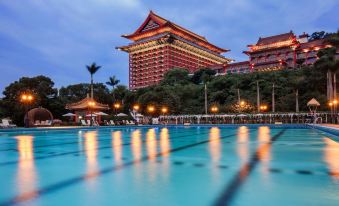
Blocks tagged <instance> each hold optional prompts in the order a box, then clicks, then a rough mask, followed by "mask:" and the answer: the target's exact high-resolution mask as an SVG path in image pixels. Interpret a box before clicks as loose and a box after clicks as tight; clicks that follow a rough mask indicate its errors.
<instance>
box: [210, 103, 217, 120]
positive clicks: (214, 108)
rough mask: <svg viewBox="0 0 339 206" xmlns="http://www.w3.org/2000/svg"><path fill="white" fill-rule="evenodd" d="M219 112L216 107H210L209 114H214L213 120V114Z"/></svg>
mask: <svg viewBox="0 0 339 206" xmlns="http://www.w3.org/2000/svg"><path fill="white" fill-rule="evenodd" d="M218 111H219V108H218V107H217V106H212V107H211V112H212V113H213V114H214V119H215V114H216V113H217V112H218Z"/></svg>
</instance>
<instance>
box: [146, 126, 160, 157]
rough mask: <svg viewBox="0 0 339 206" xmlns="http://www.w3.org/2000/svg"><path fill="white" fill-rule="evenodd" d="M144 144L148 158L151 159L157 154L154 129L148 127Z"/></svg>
mask: <svg viewBox="0 0 339 206" xmlns="http://www.w3.org/2000/svg"><path fill="white" fill-rule="evenodd" d="M146 146H147V154H148V159H149V160H151V161H153V160H155V158H156V156H157V138H156V133H155V129H149V130H148V131H147V133H146Z"/></svg>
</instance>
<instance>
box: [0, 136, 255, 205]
mask: <svg viewBox="0 0 339 206" xmlns="http://www.w3.org/2000/svg"><path fill="white" fill-rule="evenodd" d="M253 131H255V130H252V131H250V132H249V133H251V132H253ZM198 135H199V134H198ZM236 135H237V134H230V135H226V136H222V137H220V138H219V139H208V140H204V141H200V142H196V143H193V144H189V145H184V146H181V147H177V148H173V149H170V150H167V151H164V152H160V153H157V154H156V155H155V157H156V158H158V157H162V156H165V155H168V154H170V153H174V152H179V151H182V150H186V149H189V148H192V147H196V146H200V145H203V144H206V143H209V142H213V141H219V140H222V139H225V138H229V137H234V136H236ZM150 157H151V156H150V155H147V156H144V157H142V158H141V159H137V160H134V161H131V162H127V163H123V164H121V165H117V166H113V167H107V168H105V169H102V170H99V171H97V172H92V173H87V174H85V175H81V176H78V177H74V178H70V179H67V180H64V181H61V182H58V183H55V184H52V185H49V186H46V187H43V188H41V189H38V190H33V191H30V192H26V193H23V194H21V195H18V196H15V197H13V198H11V199H9V200H7V201H4V202H0V206H11V205H16V204H20V203H23V202H26V201H29V200H32V199H35V198H38V197H40V196H42V195H46V194H50V193H53V192H56V191H58V190H61V189H64V188H66V187H69V186H72V185H75V184H78V183H81V182H83V181H85V180H89V179H94V178H97V177H99V176H102V175H105V174H109V173H111V172H116V171H119V170H122V169H124V168H126V167H130V166H134V165H137V164H140V163H143V162H146V161H148V160H149V159H150Z"/></svg>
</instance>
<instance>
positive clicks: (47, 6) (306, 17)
mask: <svg viewBox="0 0 339 206" xmlns="http://www.w3.org/2000/svg"><path fill="white" fill-rule="evenodd" d="M334 8H338V2H337V1H336V0H314V1H312V3H310V2H309V1H306V0H300V1H292V0H285V1H278V0H270V1H267V0H256V1H253V0H214V1H203V0H187V1H182V0H172V1H156V0H145V1H139V0H71V1H70V0H30V1H22V0H11V1H0V43H1V47H0V61H1V63H2V65H6V66H2V67H1V68H4V69H6V72H8V75H6V77H1V78H3V79H1V80H4V81H0V90H3V88H4V86H5V85H6V84H8V83H9V82H11V81H14V80H17V79H18V78H20V77H21V76H25V75H30V76H33V75H39V74H46V75H48V76H50V77H51V78H52V79H53V80H54V81H55V82H56V85H57V86H61V85H68V84H72V83H78V82H84V81H88V74H87V72H86V70H85V65H86V64H90V63H92V62H93V61H95V62H97V63H98V64H99V65H102V66H103V67H102V69H101V70H100V71H99V72H98V73H97V74H96V75H95V81H100V82H105V81H106V80H107V78H108V77H109V76H111V75H117V76H118V78H119V79H121V80H122V83H124V84H127V82H128V55H127V54H126V53H123V52H120V51H117V50H115V49H114V48H115V47H116V46H121V45H126V44H128V43H129V41H128V40H126V39H124V38H121V37H120V35H121V34H126V33H131V32H133V31H134V30H135V29H137V27H138V26H139V25H140V24H141V23H142V22H143V20H144V19H145V18H146V15H147V13H148V12H149V10H150V9H152V10H154V11H155V12H156V13H158V14H159V15H160V16H163V17H165V18H167V19H169V20H171V21H173V22H175V23H177V24H179V25H181V26H183V27H185V28H188V29H190V30H192V31H193V32H195V33H197V34H200V35H202V36H206V37H207V39H208V40H209V41H211V42H212V43H214V44H216V45H218V46H220V47H223V48H228V49H231V50H232V51H231V52H230V53H226V54H225V55H226V56H227V57H231V58H235V59H236V60H244V59H246V58H247V57H246V56H245V55H243V54H242V51H243V50H246V45H247V44H251V43H255V42H256V41H257V39H258V37H259V36H269V35H274V34H279V33H283V32H288V31H289V30H291V29H293V30H294V31H295V32H296V33H301V32H303V31H306V32H313V31H317V30H319V29H332V31H335V30H336V29H337V22H339V21H338V17H337V15H336V11H337V9H334ZM7 76H8V77H7Z"/></svg>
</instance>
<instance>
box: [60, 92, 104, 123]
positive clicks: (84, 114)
mask: <svg viewBox="0 0 339 206" xmlns="http://www.w3.org/2000/svg"><path fill="white" fill-rule="evenodd" d="M66 109H68V110H72V111H74V113H75V115H76V116H75V119H74V121H75V122H79V121H80V120H81V119H91V116H92V117H97V120H98V122H99V123H100V122H101V116H97V115H95V113H98V112H101V111H103V110H109V106H108V105H107V104H101V103H99V102H97V101H95V99H93V98H90V97H86V98H84V99H82V100H81V101H79V102H75V103H71V104H67V105H66Z"/></svg>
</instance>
